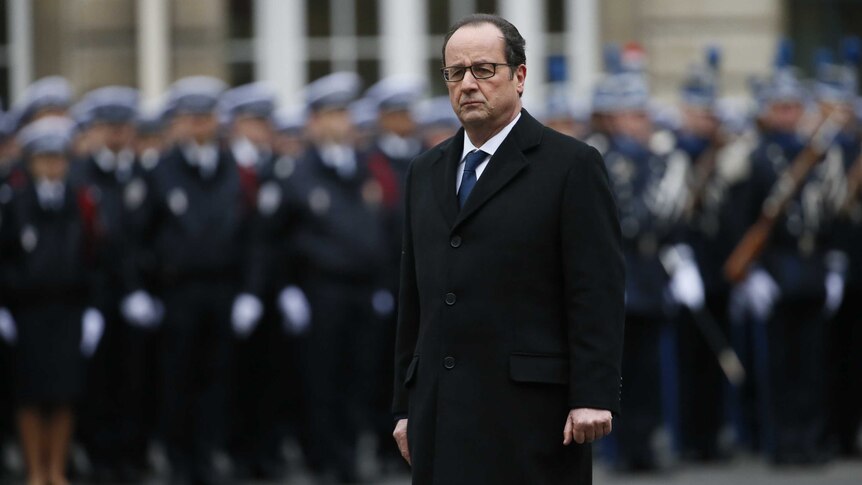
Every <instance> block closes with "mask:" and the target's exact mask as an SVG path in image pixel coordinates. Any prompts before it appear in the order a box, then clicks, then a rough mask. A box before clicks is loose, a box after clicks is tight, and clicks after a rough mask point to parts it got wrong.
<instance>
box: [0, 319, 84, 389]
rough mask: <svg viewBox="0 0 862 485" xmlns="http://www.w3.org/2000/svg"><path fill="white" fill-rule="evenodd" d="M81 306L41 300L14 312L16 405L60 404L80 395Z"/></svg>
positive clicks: (82, 376)
mask: <svg viewBox="0 0 862 485" xmlns="http://www.w3.org/2000/svg"><path fill="white" fill-rule="evenodd" d="M83 310H84V309H83V307H82V306H80V305H74V304H68V303H61V304H57V303H42V304H40V305H38V306H28V307H24V308H20V309H16V311H15V312H14V317H15V323H16V324H17V327H18V343H17V345H16V348H15V352H14V353H15V357H14V366H13V369H14V378H15V391H16V398H17V401H18V403H19V404H20V405H25V406H27V405H50V404H63V403H69V402H73V401H75V400H76V399H77V398H78V397H79V396H80V395H81V392H82V389H83V384H84V383H83V381H84V361H83V357H82V356H81V352H80V342H81V317H82V315H83Z"/></svg>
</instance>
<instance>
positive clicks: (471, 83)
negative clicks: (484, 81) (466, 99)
mask: <svg viewBox="0 0 862 485" xmlns="http://www.w3.org/2000/svg"><path fill="white" fill-rule="evenodd" d="M478 87H479V81H477V80H476V78H475V77H473V71H472V70H471V69H467V72H465V73H464V78H463V79H461V89H462V90H464V89H468V90H469V89H476V88H478Z"/></svg>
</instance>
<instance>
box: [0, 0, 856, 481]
mask: <svg viewBox="0 0 862 485" xmlns="http://www.w3.org/2000/svg"><path fill="white" fill-rule="evenodd" d="M474 12H494V13H498V14H500V15H501V16H503V17H505V18H507V19H509V20H510V21H512V22H513V23H514V24H515V25H516V27H518V29H519V30H520V32H521V34H522V35H523V36H524V37H525V39H526V41H527V59H528V61H527V66H528V76H527V83H526V92H525V95H524V98H523V100H524V106H525V108H526V109H527V110H528V111H529V112H530V113H531V114H532V115H534V116H536V117H537V118H539V119H540V120H541V121H543V122H544V123H546V124H547V125H548V126H551V127H552V128H554V129H556V130H558V131H561V132H563V133H566V134H569V135H571V136H574V137H576V138H578V139H581V140H582V141H584V142H586V143H588V144H590V145H592V146H593V147H595V148H596V149H597V150H599V151H600V152H601V153H602V155H603V156H604V159H605V163H606V167H607V170H608V175H609V181H610V184H611V188H612V189H613V190H614V194H615V196H616V198H617V203H618V205H619V207H620V220H621V230H622V236H623V246H624V251H625V256H626V263H627V279H628V281H627V288H626V291H627V315H626V318H627V321H626V341H625V353H624V361H623V379H624V383H625V384H624V388H623V415H622V416H621V417H618V418H616V419H615V421H614V433H613V434H612V435H611V436H610V437H609V438H607V439H605V440H603V441H602V442H601V443H599V444H597V445H596V447H595V449H596V453H595V455H596V483H642V484H658V483H686V484H687V483H695V482H697V483H701V484H703V485H708V484H713V483H714V484H719V483H736V484H738V485H746V484H752V485H754V484H772V483H791V484H811V483H817V484H821V483H824V484H827V483H828V484H851V483H852V484H858V483H862V428H860V419H862V203H860V200H859V199H860V191H861V190H860V189H862V157H860V151H862V150H860V149H862V130H860V126H862V101H860V98H859V86H858V78H859V75H860V66H862V62H860V60H862V42H860V40H859V37H858V36H859V35H862V0H723V1H720V2H715V1H707V0H602V1H599V0H530V1H526V0H3V1H0V100H2V103H0V105H2V108H3V112H2V118H0V337H2V340H0V373H2V379H0V448H2V449H0V483H28V484H29V485H40V484H45V485H47V484H52V485H58V484H60V485H62V484H65V483H68V482H69V481H71V482H73V483H104V484H115V483H117V484H119V483H172V484H173V483H176V484H199V483H200V484H220V483H296V484H313V483H377V484H406V483H409V478H408V477H409V472H408V469H407V468H406V467H405V465H404V464H403V463H402V461H401V458H400V456H398V454H397V449H396V448H395V446H394V443H393V441H392V439H391V431H392V426H393V421H392V416H391V415H390V413H389V400H390V399H391V398H390V395H391V383H392V374H393V371H392V360H393V357H392V348H393V342H394V332H395V330H394V329H395V315H396V313H397V308H396V300H397V293H398V260H399V257H400V239H401V231H402V229H403V225H402V220H401V219H402V210H403V202H404V201H403V197H402V196H403V192H402V189H403V180H404V176H405V174H406V169H407V166H408V164H409V162H410V160H411V159H412V158H413V157H414V156H415V155H417V154H418V153H421V151H422V150H425V149H428V148H430V147H433V146H434V145H436V144H437V143H439V142H440V141H442V140H445V139H446V138H448V137H450V136H452V134H454V133H455V132H456V130H457V129H458V127H459V122H458V120H457V119H456V118H455V117H454V115H453V113H452V110H451V106H450V104H449V101H448V98H447V97H446V94H447V89H446V83H445V82H443V80H442V79H441V75H440V71H439V69H440V67H441V60H440V58H441V52H440V50H441V46H442V41H443V36H444V35H445V34H446V32H447V30H448V28H449V26H450V25H451V24H453V23H454V22H455V21H457V20H458V19H460V18H462V17H464V16H466V15H468V14H471V13H474Z"/></svg>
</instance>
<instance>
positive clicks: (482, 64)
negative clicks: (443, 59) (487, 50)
mask: <svg viewBox="0 0 862 485" xmlns="http://www.w3.org/2000/svg"><path fill="white" fill-rule="evenodd" d="M516 65H517V64H510V63H508V62H479V63H476V64H470V65H469V66H444V67H441V68H440V74H442V75H443V81H445V82H447V83H457V82H461V81H463V80H464V76H466V75H467V71H468V70H469V71H470V75H472V76H473V79H477V80H479V79H491V78H492V77H494V76H496V75H497V66H509V67H515V66H516ZM474 66H494V69H493V72H492V73H491V75H490V76H485V77H478V76H476V73H475V72H474V71H473V67H474ZM447 69H464V74H463V75H461V78H460V79H446V70H447Z"/></svg>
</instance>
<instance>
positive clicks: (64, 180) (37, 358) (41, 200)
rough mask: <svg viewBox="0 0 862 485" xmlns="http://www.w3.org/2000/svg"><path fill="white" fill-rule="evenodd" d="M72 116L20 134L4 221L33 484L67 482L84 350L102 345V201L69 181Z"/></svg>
mask: <svg viewBox="0 0 862 485" xmlns="http://www.w3.org/2000/svg"><path fill="white" fill-rule="evenodd" d="M72 126H73V124H72V122H71V121H70V120H68V119H66V118H61V117H43V118H40V119H39V120H38V121H34V122H31V123H30V124H29V125H28V126H27V127H26V128H25V129H23V130H22V131H21V133H20V134H19V142H20V145H21V147H22V151H23V156H24V159H25V160H26V167H27V170H28V181H27V183H26V184H25V185H24V186H23V187H22V188H21V189H20V190H18V191H16V192H15V194H14V195H13V197H12V200H11V201H10V202H9V206H8V207H7V210H6V211H5V213H4V220H3V223H2V227H0V241H2V243H0V244H2V250H0V255H2V258H3V261H2V262H0V268H2V271H3V273H2V285H3V293H4V295H6V296H7V297H8V299H7V300H6V301H5V302H4V303H6V304H8V305H10V306H9V308H8V309H6V308H3V309H0V320H2V321H3V322H2V323H0V327H2V328H5V329H6V330H5V332H3V336H4V338H5V339H6V340H7V342H10V343H13V344H14V345H15V351H16V353H15V384H16V385H15V390H16V403H17V423H18V429H19V432H20V436H21V447H22V450H23V454H24V456H25V459H26V465H27V480H28V483H33V484H47V483H52V484H53V483H59V484H66V483H69V482H68V480H67V479H66V460H67V456H68V450H69V443H70V440H71V437H72V431H73V428H74V421H75V420H74V412H73V406H74V404H75V401H76V400H77V399H78V398H80V397H81V394H82V392H83V385H84V368H83V360H82V354H83V355H85V356H91V355H92V354H93V352H94V351H95V350H96V348H97V346H98V343H99V339H100V337H101V334H102V331H103V329H104V320H103V318H102V316H101V314H100V312H99V311H98V310H97V309H96V308H94V307H93V306H92V305H93V302H94V301H96V299H95V296H96V295H98V294H99V292H100V291H101V289H100V288H98V282H96V281H93V280H92V279H91V278H90V277H89V270H90V268H91V264H92V262H93V260H92V250H93V247H92V243H93V240H94V238H95V236H96V231H95V219H94V215H95V205H94V204H93V201H92V200H91V198H90V197H89V196H88V194H87V193H86V192H83V191H78V190H76V189H75V188H74V187H73V186H72V185H71V184H70V183H69V181H68V171H69V155H70V147H71V130H72Z"/></svg>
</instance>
